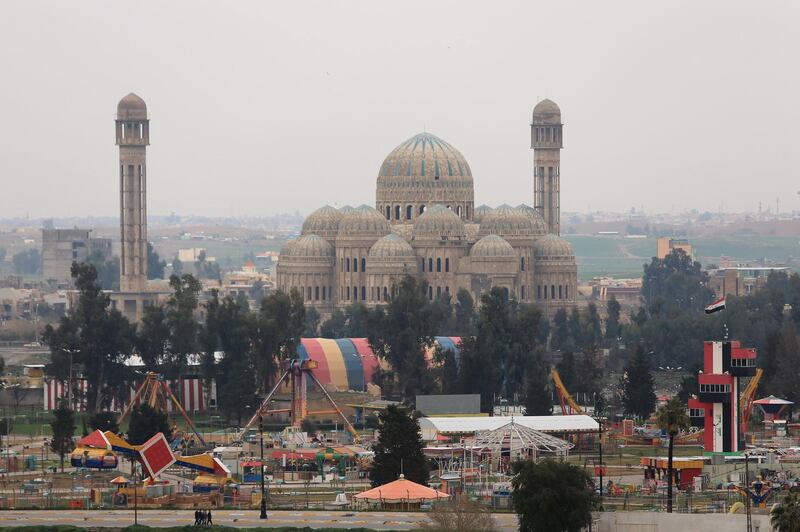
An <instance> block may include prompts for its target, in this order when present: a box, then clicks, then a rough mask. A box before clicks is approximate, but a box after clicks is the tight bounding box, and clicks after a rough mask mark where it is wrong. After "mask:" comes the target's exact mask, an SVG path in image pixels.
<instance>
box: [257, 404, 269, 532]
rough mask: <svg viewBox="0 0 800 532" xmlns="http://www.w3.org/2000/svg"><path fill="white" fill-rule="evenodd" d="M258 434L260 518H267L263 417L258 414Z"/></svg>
mask: <svg viewBox="0 0 800 532" xmlns="http://www.w3.org/2000/svg"><path fill="white" fill-rule="evenodd" d="M258 434H259V439H260V441H261V464H260V465H259V467H261V515H260V516H259V518H260V519H267V499H266V497H265V495H264V493H265V491H264V419H263V418H262V417H261V414H259V415H258Z"/></svg>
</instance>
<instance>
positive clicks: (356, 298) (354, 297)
mask: <svg viewBox="0 0 800 532" xmlns="http://www.w3.org/2000/svg"><path fill="white" fill-rule="evenodd" d="M353 301H358V287H357V286H354V287H353Z"/></svg>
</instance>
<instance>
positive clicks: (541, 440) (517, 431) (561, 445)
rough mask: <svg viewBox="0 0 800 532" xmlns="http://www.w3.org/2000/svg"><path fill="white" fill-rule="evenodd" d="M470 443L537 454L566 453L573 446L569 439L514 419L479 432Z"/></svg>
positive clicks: (489, 447)
mask: <svg viewBox="0 0 800 532" xmlns="http://www.w3.org/2000/svg"><path fill="white" fill-rule="evenodd" d="M469 443H470V444H471V445H472V446H474V447H482V448H488V449H491V450H500V449H503V450H508V451H510V452H511V453H512V454H513V453H516V452H518V451H526V450H532V451H534V452H535V453H536V454H539V453H542V452H545V453H554V454H566V453H567V452H568V451H569V450H570V449H571V448H572V446H573V445H572V444H571V443H569V442H567V441H564V440H562V439H560V438H556V437H555V436H550V435H549V434H545V433H543V432H539V431H538V430H534V429H532V428H530V427H526V426H524V425H520V424H519V423H516V422H514V420H512V421H511V423H508V424H506V425H503V426H502V427H500V428H497V429H494V430H489V431H486V432H479V433H478V434H477V435H476V436H475V438H474V439H473V440H471V441H470V442H469Z"/></svg>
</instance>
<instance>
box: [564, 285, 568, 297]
mask: <svg viewBox="0 0 800 532" xmlns="http://www.w3.org/2000/svg"><path fill="white" fill-rule="evenodd" d="M568 287H569V285H565V286H564V299H569V289H568Z"/></svg>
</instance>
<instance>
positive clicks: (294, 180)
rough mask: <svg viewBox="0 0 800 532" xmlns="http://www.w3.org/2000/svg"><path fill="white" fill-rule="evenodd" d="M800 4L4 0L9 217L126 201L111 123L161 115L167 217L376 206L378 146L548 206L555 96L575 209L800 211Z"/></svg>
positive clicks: (154, 163) (4, 170) (153, 202)
mask: <svg viewBox="0 0 800 532" xmlns="http://www.w3.org/2000/svg"><path fill="white" fill-rule="evenodd" d="M798 22H800V3H799V2H796V1H764V2H739V1H720V2H706V1H697V0H687V1H675V0H670V1H665V2H654V1H648V2H642V1H641V0H636V1H631V2H621V1H620V2H599V1H586V2H569V1H556V0H551V1H548V2H532V1H521V2H505V1H495V2H489V1H486V0H484V1H481V2H466V1H463V0H461V1H431V0H428V1H412V0H402V1H400V0H393V1H374V0H373V1H364V2H343V1H320V2H295V1H291V2H290V1H286V2H266V1H263V0H262V1H257V2H200V1H197V0H192V1H186V2H176V1H163V0H161V1H157V2H146V1H128V2H125V3H123V2H108V1H97V2H77V1H71V2H67V1H64V0H58V1H53V2H35V1H32V0H20V1H9V0H5V1H3V2H2V4H0V49H2V53H0V102H2V109H3V111H2V116H0V218H2V217H9V216H22V215H25V214H30V215H31V216H36V217H40V216H65V215H90V214H93V215H114V214H116V213H117V212H118V191H117V186H118V181H117V173H116V160H117V148H116V147H115V146H114V125H113V120H114V114H115V111H116V104H117V101H118V100H119V99H120V98H121V97H122V96H124V95H125V94H127V93H128V92H131V91H133V92H136V93H137V94H139V95H140V96H141V97H142V98H144V99H145V101H146V102H147V105H148V111H149V114H150V119H151V146H150V147H149V149H148V171H149V178H148V189H149V190H148V194H149V197H148V202H149V211H150V213H153V214H169V213H170V212H176V213H178V214H208V215H213V216H218V215H223V216H227V215H234V216H235V215H269V214H273V213H275V212H286V211H293V210H299V211H301V212H308V211H310V210H312V209H314V208H316V207H318V206H321V205H323V204H325V203H330V204H334V203H338V204H346V203H349V204H353V205H357V204H361V203H367V204H370V205H374V202H375V178H376V176H377V172H378V169H379V167H380V165H381V163H382V161H383V158H384V157H385V156H386V154H388V153H389V151H391V150H392V149H393V148H394V147H395V146H396V145H397V144H399V143H400V142H401V141H403V140H405V139H406V138H408V137H410V136H412V135H414V134H416V133H418V132H421V131H422V130H423V129H427V131H429V132H431V133H434V134H436V135H438V136H440V137H442V138H443V139H445V140H447V141H449V142H450V143H451V144H453V145H454V146H455V147H457V148H458V149H459V150H460V151H461V152H462V153H463V154H464V156H465V157H466V158H467V160H468V161H469V162H470V165H471V167H472V170H473V174H474V176H475V204H476V206H477V205H479V204H482V203H487V204H489V205H497V204H500V203H504V202H507V203H511V204H518V203H520V202H522V201H524V202H526V203H531V202H532V195H533V194H532V181H531V173H532V157H533V153H532V151H531V150H530V149H529V147H530V130H529V124H530V118H531V117H530V115H531V110H532V108H533V106H534V105H535V103H536V102H537V100H538V99H541V98H545V97H548V98H551V99H553V100H555V101H556V102H557V103H558V104H559V105H560V106H561V109H562V113H563V118H564V123H565V129H564V143H565V149H564V151H563V152H562V196H561V197H562V200H561V201H562V208H563V209H564V210H579V211H585V210H587V209H589V208H591V209H592V210H597V209H600V210H626V209H629V208H630V207H632V206H635V207H636V208H639V207H640V206H644V208H645V209H647V210H657V211H671V210H674V211H675V212H679V211H681V210H682V209H685V208H699V209H708V210H714V211H715V210H717V209H719V208H720V204H722V205H723V208H724V209H726V210H755V209H756V208H757V205H758V201H759V200H761V201H763V202H764V204H765V206H766V205H767V204H770V205H774V203H775V198H776V197H777V196H780V197H781V208H782V210H789V209H792V208H798V209H800V196H797V190H798V189H800V182H798V167H800V149H798V141H800V135H799V134H798V131H800V125H799V124H800V103H798V101H799V100H800V83H799V81H800V58H799V57H798V53H799V52H800V30H799V29H798Z"/></svg>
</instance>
